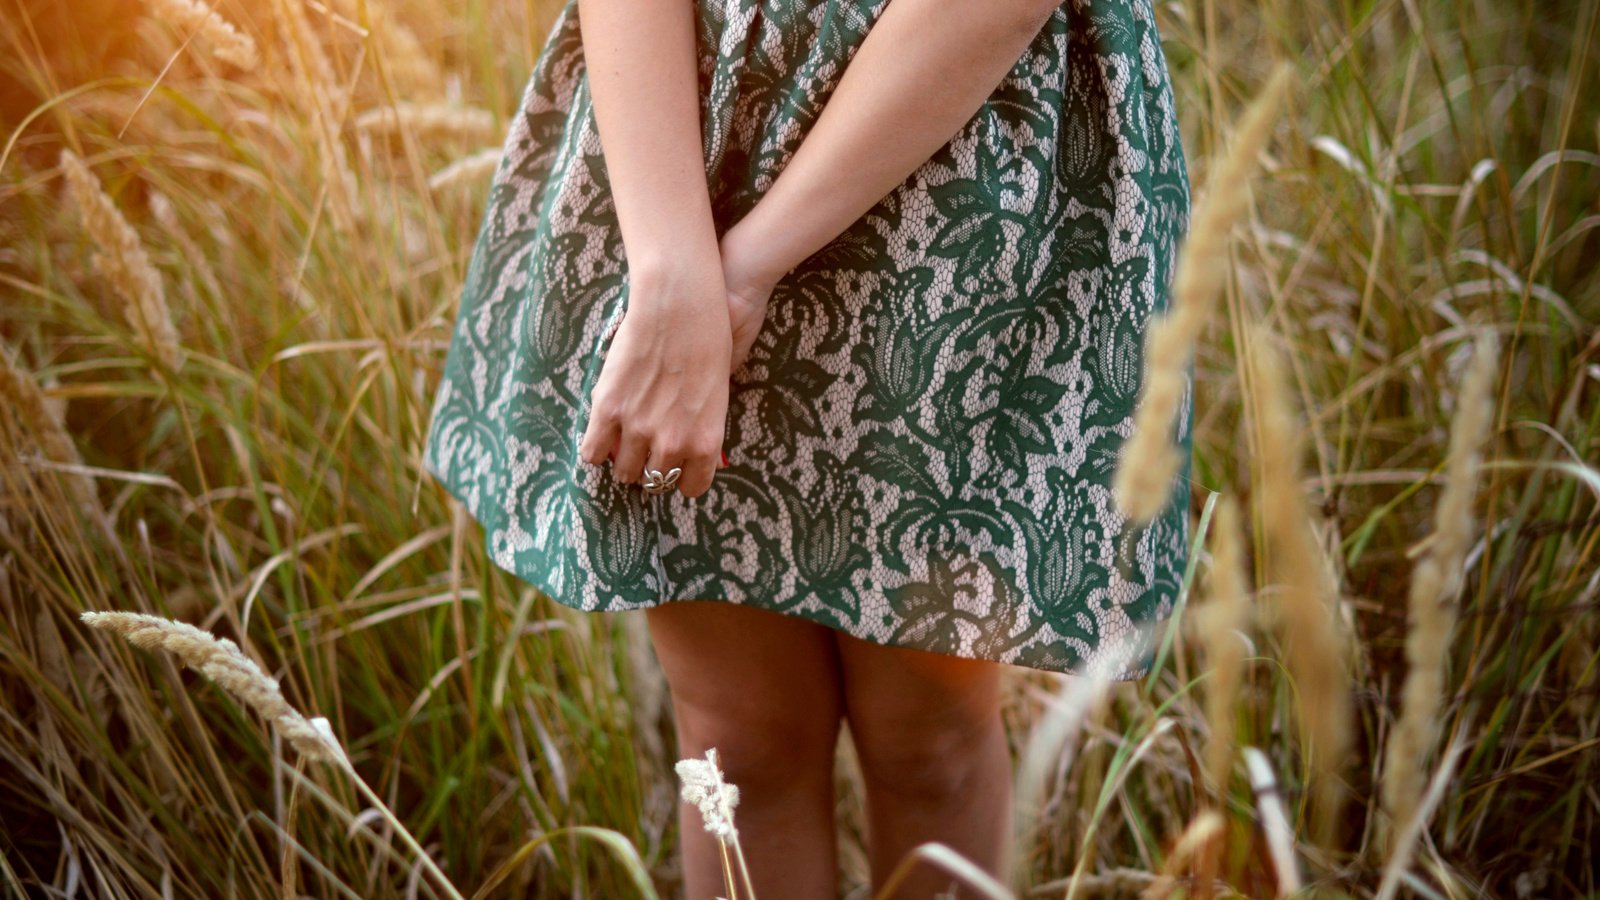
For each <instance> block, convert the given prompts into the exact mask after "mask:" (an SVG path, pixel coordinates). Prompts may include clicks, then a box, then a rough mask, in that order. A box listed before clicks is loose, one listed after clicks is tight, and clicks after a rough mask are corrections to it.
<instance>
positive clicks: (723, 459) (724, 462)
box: [722, 450, 728, 466]
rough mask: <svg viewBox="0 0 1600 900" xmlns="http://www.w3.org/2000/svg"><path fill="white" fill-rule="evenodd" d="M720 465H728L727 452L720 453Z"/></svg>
mask: <svg viewBox="0 0 1600 900" xmlns="http://www.w3.org/2000/svg"><path fill="white" fill-rule="evenodd" d="M722 464H723V465H724V466H726V465H727V464H728V451H726V450H724V451H722Z"/></svg>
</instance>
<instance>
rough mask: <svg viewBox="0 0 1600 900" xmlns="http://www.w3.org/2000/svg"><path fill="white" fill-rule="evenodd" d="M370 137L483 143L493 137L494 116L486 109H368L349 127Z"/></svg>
mask: <svg viewBox="0 0 1600 900" xmlns="http://www.w3.org/2000/svg"><path fill="white" fill-rule="evenodd" d="M352 124H353V125H354V126H355V127H356V128H357V129H358V130H361V131H365V132H367V133H369V134H385V135H386V134H402V133H409V134H412V135H415V136H417V137H419V138H421V137H435V136H443V137H462V138H470V139H473V140H486V139H488V138H492V137H493V136H494V134H495V124H494V115H493V114H492V113H490V112H489V111H488V110H486V109H474V108H472V107H466V106H454V105H451V104H445V103H437V104H416V103H398V104H395V105H394V106H385V107H380V108H378V109H369V110H367V111H366V112H364V113H362V114H361V115H359V116H356V118H355V121H354V122H353V123H352Z"/></svg>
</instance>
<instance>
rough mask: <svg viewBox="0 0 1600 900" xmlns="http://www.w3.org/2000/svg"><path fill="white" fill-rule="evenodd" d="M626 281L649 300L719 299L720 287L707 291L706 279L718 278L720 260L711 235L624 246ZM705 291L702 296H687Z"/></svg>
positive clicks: (632, 291) (632, 289)
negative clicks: (674, 241) (630, 246)
mask: <svg viewBox="0 0 1600 900" xmlns="http://www.w3.org/2000/svg"><path fill="white" fill-rule="evenodd" d="M624 246H625V250H624V252H626V253H627V256H628V281H629V283H630V285H631V290H630V292H631V293H634V294H639V295H642V296H646V297H650V298H652V302H657V301H658V300H659V302H674V301H678V300H703V301H704V302H706V303H711V302H717V301H720V300H722V299H723V298H722V297H721V292H720V290H715V291H707V290H706V286H707V283H708V281H710V280H712V279H713V278H716V279H720V277H721V274H722V261H721V256H720V254H719V252H718V248H717V242H716V240H715V237H714V236H713V235H711V234H710V233H709V232H708V234H707V236H706V238H705V239H704V240H686V241H679V242H678V243H676V244H673V245H668V244H665V243H652V244H650V245H648V246H646V247H643V248H640V249H637V250H635V249H628V248H626V242H624ZM701 293H705V294H706V296H704V297H700V296H691V295H697V294H701Z"/></svg>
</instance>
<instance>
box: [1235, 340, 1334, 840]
mask: <svg viewBox="0 0 1600 900" xmlns="http://www.w3.org/2000/svg"><path fill="white" fill-rule="evenodd" d="M1244 333H1245V348H1246V352H1247V354H1248V358H1249V362H1250V365H1249V371H1250V379H1249V384H1248V390H1249V394H1250V400H1251V405H1252V407H1253V413H1254V416H1255V423H1256V429H1257V432H1258V435H1259V444H1258V445H1259V447H1260V454H1261V455H1260V459H1259V463H1258V464H1259V466H1260V481H1259V483H1258V484H1257V485H1256V492H1255V493H1256V496H1257V497H1258V498H1259V502H1260V503H1261V506H1262V509H1261V522H1262V526H1263V528H1264V532H1265V534H1266V536H1267V542H1266V544H1267V550H1268V556H1267V562H1268V571H1269V572H1270V573H1271V579H1272V582H1273V586H1274V589H1275V594H1274V595H1272V596H1273V602H1271V603H1268V604H1266V605H1265V606H1264V607H1263V611H1264V612H1270V613H1271V619H1272V620H1273V625H1274V627H1275V628H1276V629H1277V631H1278V633H1279V635H1280V637H1281V641H1282V648H1283V658H1284V663H1285V664H1286V665H1287V667H1288V671H1289V676H1290V677H1291V678H1292V679H1293V684H1294V686H1293V693H1294V695H1295V699H1296V702H1295V704H1294V714H1295V718H1296V720H1297V721H1298V723H1299V728H1298V731H1299V734H1300V741H1301V748H1302V749H1303V751H1304V752H1305V753H1306V754H1307V755H1308V756H1309V757H1310V760H1309V762H1310V765H1309V775H1308V777H1309V779H1310V788H1311V795H1312V808H1313V815H1314V829H1315V835H1316V840H1317V841H1318V842H1319V843H1322V844H1323V845H1324V846H1326V845H1328V844H1330V843H1332V842H1333V841H1334V837H1335V835H1334V829H1335V823H1336V821H1337V819H1338V815H1339V810H1340V807H1341V805H1342V804H1343V800H1344V790H1343V785H1342V782H1341V780H1340V771H1341V769H1342V767H1343V765H1344V763H1345V762H1346V761H1347V756H1348V754H1349V749H1350V728H1351V725H1352V722H1351V717H1352V712H1351V691H1352V688H1353V685H1352V683H1351V679H1352V676H1351V673H1350V670H1349V667H1348V665H1347V662H1346V660H1347V658H1348V650H1349V638H1348V636H1347V635H1346V633H1345V626H1344V622H1343V620H1342V619H1341V618H1340V617H1339V615H1338V610H1337V601H1338V597H1337V594H1336V591H1335V589H1334V587H1333V586H1332V584H1331V583H1330V581H1331V579H1330V577H1329V575H1328V573H1327V569H1328V566H1327V560H1326V559H1324V558H1323V555H1322V551H1321V550H1320V548H1319V547H1318V544H1317V541H1316V539H1315V537H1314V535H1313V533H1312V530H1311V510H1310V508H1309V506H1308V504H1307V503H1306V498H1305V493H1304V488H1303V487H1302V484H1301V470H1300V459H1301V456H1302V454H1303V447H1304V441H1303V440H1302V438H1301V432H1302V426H1301V425H1300V423H1299V422H1297V421H1296V419H1295V416H1294V413H1293V410H1292V406H1291V404H1290V400H1289V393H1288V385H1287V382H1286V380H1285V377H1284V373H1283V369H1282V365H1281V363H1279V361H1278V355H1277V352H1276V351H1275V350H1273V349H1272V347H1271V346H1269V344H1268V341H1269V332H1268V331H1267V330H1266V329H1265V328H1264V327H1263V326H1260V325H1256V324H1254V323H1246V324H1245V328H1244Z"/></svg>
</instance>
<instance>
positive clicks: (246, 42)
mask: <svg viewBox="0 0 1600 900" xmlns="http://www.w3.org/2000/svg"><path fill="white" fill-rule="evenodd" d="M150 11H151V12H153V13H155V14H156V15H157V16H158V17H160V18H162V19H164V20H166V21H167V22H170V23H171V24H173V25H174V26H176V27H177V28H178V29H180V30H181V31H183V32H185V33H186V34H195V35H199V36H200V37H201V38H203V39H204V40H205V42H206V44H207V45H208V46H209V47H210V48H211V54H212V55H213V56H215V57H216V58H217V59H220V60H222V61H223V62H225V63H230V64H232V65H235V66H238V67H239V68H241V69H253V68H255V67H256V63H257V62H259V61H260V54H259V53H258V52H257V51H256V42H255V40H254V39H253V38H251V37H250V36H249V35H248V34H245V33H244V32H242V31H240V30H239V29H237V28H235V27H234V26H233V23H231V22H229V21H228V20H227V19H225V18H223V17H222V14H221V13H219V12H217V11H216V10H215V9H213V8H212V7H211V5H210V4H209V3H206V2H205V0H150Z"/></svg>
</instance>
